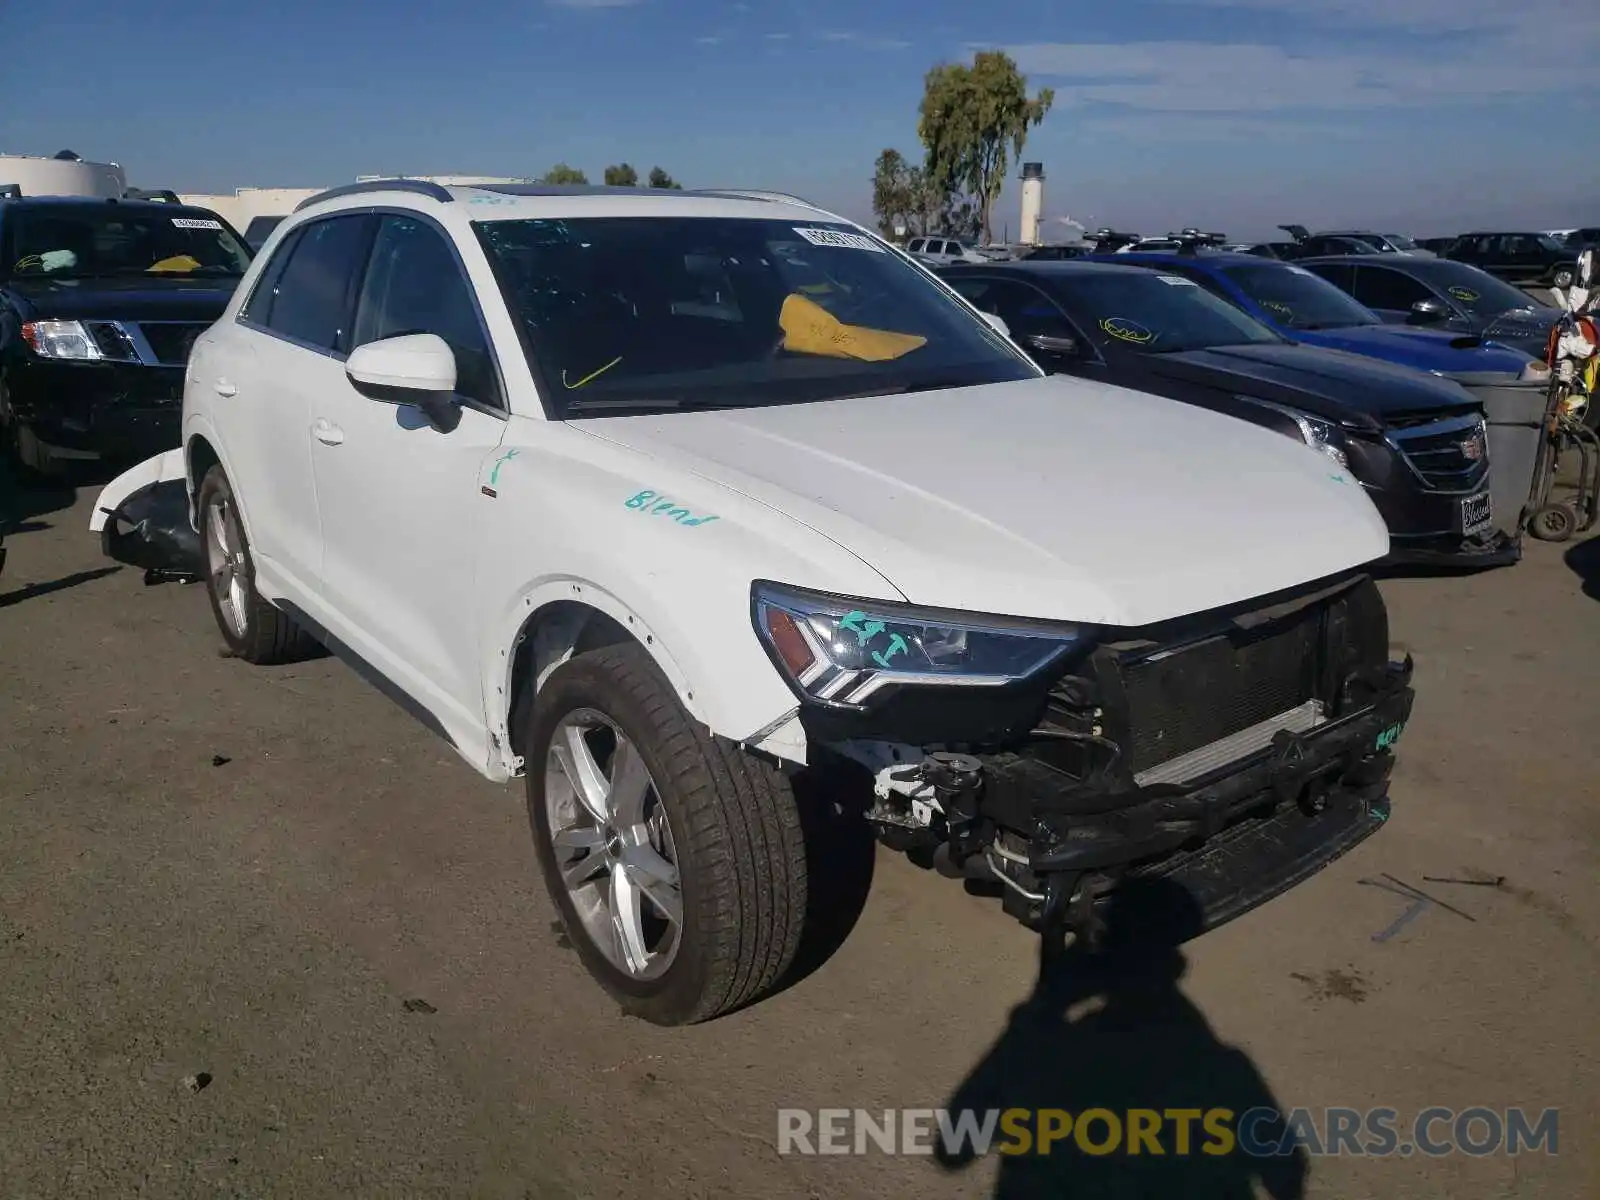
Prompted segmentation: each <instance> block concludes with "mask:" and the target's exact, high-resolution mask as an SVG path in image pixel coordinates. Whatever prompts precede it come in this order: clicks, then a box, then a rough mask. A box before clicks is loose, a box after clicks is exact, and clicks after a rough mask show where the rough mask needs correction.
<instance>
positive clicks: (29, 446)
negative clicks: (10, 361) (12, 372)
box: [0, 379, 61, 483]
mask: <svg viewBox="0 0 1600 1200" xmlns="http://www.w3.org/2000/svg"><path fill="white" fill-rule="evenodd" d="M0 455H3V456H4V458H5V460H6V461H7V462H8V463H10V464H11V469H12V471H13V472H15V474H16V476H17V478H18V480H19V481H21V482H23V483H42V482H44V481H46V480H48V479H51V478H53V477H54V476H56V475H59V474H60V473H61V464H60V463H59V462H57V461H56V459H55V458H54V457H53V456H52V455H51V454H50V452H49V450H48V449H47V448H46V447H45V445H44V444H43V443H42V442H40V441H39V438H38V436H37V435H36V434H35V433H34V432H33V427H32V426H31V425H29V424H28V423H27V422H25V421H23V420H22V419H21V418H20V417H18V416H17V414H16V411H15V410H14V409H13V408H12V407H11V397H10V395H9V394H8V393H7V391H6V381H5V380H4V379H0Z"/></svg>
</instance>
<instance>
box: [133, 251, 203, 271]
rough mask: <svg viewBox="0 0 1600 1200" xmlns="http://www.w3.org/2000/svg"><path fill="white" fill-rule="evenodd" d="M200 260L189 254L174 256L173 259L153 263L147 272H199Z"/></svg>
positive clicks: (147, 268)
mask: <svg viewBox="0 0 1600 1200" xmlns="http://www.w3.org/2000/svg"><path fill="white" fill-rule="evenodd" d="M199 269H200V260H199V259H198V258H194V257H192V256H191V255H188V254H174V255H173V256H172V257H171V258H163V259H162V260H161V261H160V262H158V263H151V264H150V265H149V266H148V267H146V268H145V270H146V271H198V270H199Z"/></svg>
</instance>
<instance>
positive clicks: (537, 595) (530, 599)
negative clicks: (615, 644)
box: [483, 575, 804, 770]
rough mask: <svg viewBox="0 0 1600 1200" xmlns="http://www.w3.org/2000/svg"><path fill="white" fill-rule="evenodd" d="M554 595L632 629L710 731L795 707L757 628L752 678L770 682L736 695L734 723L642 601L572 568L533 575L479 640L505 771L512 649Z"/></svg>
mask: <svg viewBox="0 0 1600 1200" xmlns="http://www.w3.org/2000/svg"><path fill="white" fill-rule="evenodd" d="M558 601H573V602H576V603H579V604H584V605H587V606H588V607H590V608H593V609H595V610H596V611H597V612H600V613H603V614H605V615H606V616H607V617H609V618H610V619H611V620H613V621H615V622H616V623H617V624H618V625H619V626H621V627H622V628H623V629H624V630H626V631H627V632H628V633H629V634H631V635H632V636H633V638H634V639H635V640H636V641H638V643H639V644H640V645H642V646H643V647H644V648H645V649H646V650H647V651H648V652H649V654H650V657H651V658H652V659H653V660H654V661H655V663H656V665H657V666H658V667H659V668H660V669H661V672H662V674H663V675H664V676H665V677H666V679H667V681H668V682H669V683H670V684H671V685H672V688H673V690H674V691H675V692H676V693H677V695H678V699H679V700H680V701H681V702H682V704H683V706H684V708H685V709H686V710H687V711H688V713H689V715H690V716H691V717H693V718H694V719H695V720H696V721H698V722H699V723H700V724H702V725H704V726H706V727H707V728H708V729H710V730H711V731H712V732H713V733H717V734H721V735H722V736H724V737H728V738H731V739H732V740H735V741H746V740H750V739H751V738H752V737H753V736H755V735H757V734H760V733H763V732H766V731H770V729H771V728H772V727H775V726H776V725H778V724H781V723H782V722H783V720H784V719H785V718H787V717H788V716H789V715H790V714H791V713H792V712H793V711H794V709H795V708H796V707H797V705H796V701H795V700H794V697H793V695H792V694H791V693H790V692H789V690H788V688H787V686H786V685H785V684H784V683H783V682H782V680H780V679H779V678H778V677H777V675H776V673H775V672H772V669H771V666H770V664H769V663H768V661H767V659H766V656H765V652H764V651H762V650H761V649H760V646H759V643H758V642H757V641H756V638H755V633H754V631H751V634H750V653H751V656H752V658H751V662H752V666H756V667H757V668H758V669H759V670H761V671H762V672H764V673H765V674H763V675H761V676H757V677H756V679H757V680H761V679H764V678H765V675H766V674H770V675H771V680H770V684H771V686H770V688H761V687H757V688H756V689H754V691H755V694H753V695H745V696H743V697H741V698H740V700H741V703H740V704H739V706H738V720H737V725H734V724H731V723H730V722H731V721H732V717H731V714H730V713H729V712H728V711H726V710H727V708H728V706H727V705H726V704H722V705H708V704H707V703H706V696H707V693H705V692H703V691H699V690H697V675H698V674H700V673H701V672H700V671H699V670H697V668H698V667H699V664H698V663H696V661H695V660H694V657H693V656H692V654H686V653H685V648H684V647H682V646H676V645H669V639H668V638H666V637H664V636H662V629H661V625H662V623H661V622H656V621H652V620H651V619H650V617H649V616H648V615H647V613H648V607H647V606H646V605H640V604H637V603H633V602H630V600H629V599H626V598H624V597H621V596H618V595H616V594H615V593H614V592H612V591H610V590H608V589H606V588H604V587H601V586H600V585H598V584H596V583H593V582H592V581H590V580H588V579H584V578H580V577H577V576H572V575H561V576H546V577H544V578H543V579H539V580H535V581H532V582H530V583H529V584H528V586H527V587H525V588H524V589H523V590H521V591H520V592H518V593H517V595H516V597H515V598H514V599H513V601H512V603H511V605H510V606H509V607H508V608H506V609H504V610H502V615H501V616H500V617H499V618H497V619H496V620H495V621H494V622H493V624H492V627H491V628H490V629H488V630H486V634H487V637H488V643H487V644H486V645H485V646H484V647H483V649H484V653H485V654H486V656H487V658H486V662H485V667H484V697H485V701H486V708H487V711H486V713H485V717H486V719H487V722H488V726H489V732H490V734H491V736H492V737H493V738H494V739H496V741H497V742H498V744H499V745H500V746H502V747H504V751H503V753H504V755H505V766H506V768H507V769H508V770H515V768H516V766H517V764H516V762H515V759H514V756H513V755H512V753H511V749H510V746H511V739H510V731H509V721H510V718H511V712H510V709H511V704H512V671H513V669H514V666H515V660H516V648H517V645H518V642H519V639H520V638H521V636H522V634H523V630H524V628H525V627H526V625H527V623H528V621H529V619H530V618H531V617H533V615H534V614H535V613H538V612H539V611H540V610H541V609H543V608H545V607H546V606H547V605H550V604H553V603H555V602H558ZM752 701H754V703H752ZM785 753H786V756H788V757H795V758H797V759H798V760H800V761H804V746H803V742H802V743H801V744H798V745H795V746H793V747H790V748H789V750H788V751H786V752H785Z"/></svg>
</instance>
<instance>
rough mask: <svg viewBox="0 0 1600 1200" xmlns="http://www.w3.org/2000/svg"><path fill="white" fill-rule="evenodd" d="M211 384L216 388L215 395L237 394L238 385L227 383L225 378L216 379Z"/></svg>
mask: <svg viewBox="0 0 1600 1200" xmlns="http://www.w3.org/2000/svg"><path fill="white" fill-rule="evenodd" d="M213 386H214V387H215V388H216V389H217V395H219V396H237V395H238V394H239V389H238V387H236V386H235V385H234V384H231V383H229V382H228V381H227V380H226V379H219V380H217V382H216V383H215V384H214V385H213Z"/></svg>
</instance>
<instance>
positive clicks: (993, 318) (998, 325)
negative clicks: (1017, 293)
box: [983, 312, 1011, 338]
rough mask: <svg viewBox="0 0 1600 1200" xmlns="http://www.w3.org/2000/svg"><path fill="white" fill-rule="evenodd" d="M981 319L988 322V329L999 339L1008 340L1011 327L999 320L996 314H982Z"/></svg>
mask: <svg viewBox="0 0 1600 1200" xmlns="http://www.w3.org/2000/svg"><path fill="white" fill-rule="evenodd" d="M983 319H984V320H985V321H987V322H989V328H990V329H993V330H994V331H995V332H996V333H998V334H999V335H1000V336H1001V337H1003V338H1008V337H1010V336H1011V327H1010V326H1009V325H1007V324H1006V323H1005V322H1004V321H1002V320H1001V319H1000V315H999V314H998V313H987V312H986V313H984V314H983Z"/></svg>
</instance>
